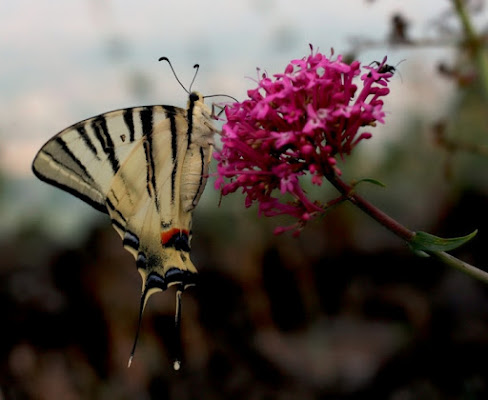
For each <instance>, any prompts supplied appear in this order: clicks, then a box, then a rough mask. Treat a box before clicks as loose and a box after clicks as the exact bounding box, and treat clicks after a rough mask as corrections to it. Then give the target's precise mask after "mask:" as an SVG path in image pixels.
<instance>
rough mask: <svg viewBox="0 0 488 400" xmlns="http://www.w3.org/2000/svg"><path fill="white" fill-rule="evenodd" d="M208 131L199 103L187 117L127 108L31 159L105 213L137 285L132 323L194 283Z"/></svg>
mask: <svg viewBox="0 0 488 400" xmlns="http://www.w3.org/2000/svg"><path fill="white" fill-rule="evenodd" d="M215 131H216V130H215V128H214V127H213V125H212V123H211V118H210V112H209V110H208V108H207V107H206V106H205V105H204V104H203V98H202V96H201V95H199V94H196V93H192V94H191V95H190V99H189V104H188V109H187V110H183V109H181V108H177V107H172V106H147V107H134V108H129V109H123V110H116V111H112V112H109V113H105V114H101V115H99V116H96V117H94V118H89V119H87V120H84V121H81V122H79V123H77V124H74V125H73V126H71V127H69V128H66V129H65V130H63V131H62V132H60V133H59V134H57V135H56V136H54V137H53V138H52V139H51V140H49V141H48V142H47V143H46V144H45V145H44V146H43V147H42V148H41V150H39V152H38V154H37V155H36V157H35V159H34V162H33V165H32V169H33V171H34V174H35V175H36V176H37V177H39V178H40V179H41V180H43V181H46V182H48V183H50V184H53V185H54V186H57V187H59V188H61V189H63V190H66V191H68V192H70V193H72V194H74V195H75V196H77V197H79V198H80V199H82V200H84V201H85V202H87V203H88V204H90V205H92V206H93V207H94V208H96V209H97V210H99V211H102V212H104V213H107V214H109V216H110V218H111V222H112V225H113V227H114V228H115V230H116V231H117V233H118V234H119V235H120V237H121V238H122V240H123V245H124V247H125V248H126V249H127V250H128V251H129V252H131V254H132V255H133V256H134V257H135V259H136V264H137V268H138V271H139V273H140V274H141V277H142V280H143V290H142V296H141V308H140V317H139V321H140V319H141V316H142V312H143V310H144V307H145V304H146V302H147V299H148V298H149V296H150V295H151V294H152V293H154V292H156V291H159V290H165V289H166V288H167V287H168V286H170V285H173V284H178V285H179V286H180V290H183V289H184V288H185V287H187V286H190V285H192V284H193V282H194V276H195V274H196V272H197V271H196V268H195V267H194V265H193V264H192V262H191V260H190V256H189V253H190V232H191V222H192V211H193V209H194V208H195V206H196V205H197V203H198V201H199V199H200V196H201V194H202V192H203V189H204V187H205V183H206V175H207V172H208V164H209V162H210V157H211V152H212V146H211V143H212V136H213V134H214V133H215ZM178 307H179V306H178ZM139 326H140V325H139ZM136 341H137V335H136ZM134 349H135V343H134V348H133V350H132V354H133V353H134ZM131 358H132V356H131Z"/></svg>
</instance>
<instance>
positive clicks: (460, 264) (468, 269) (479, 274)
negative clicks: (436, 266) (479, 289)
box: [429, 251, 488, 283]
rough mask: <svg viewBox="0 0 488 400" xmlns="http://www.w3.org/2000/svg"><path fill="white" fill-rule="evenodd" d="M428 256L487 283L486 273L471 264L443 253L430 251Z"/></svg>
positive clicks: (487, 274) (487, 275)
mask: <svg viewBox="0 0 488 400" xmlns="http://www.w3.org/2000/svg"><path fill="white" fill-rule="evenodd" d="M429 254H430V255H432V256H434V257H436V258H437V259H438V260H439V261H441V262H442V263H444V264H446V265H448V266H450V267H453V268H456V269H457V270H459V271H461V272H464V273H465V274H467V275H469V276H471V277H473V278H476V279H478V280H479V281H481V282H484V283H488V273H486V272H485V271H482V270H481V269H479V268H476V267H474V266H472V265H471V264H468V263H466V262H464V261H461V260H459V259H458V258H456V257H454V256H452V255H450V254H449V253H446V252H445V251H430V252H429Z"/></svg>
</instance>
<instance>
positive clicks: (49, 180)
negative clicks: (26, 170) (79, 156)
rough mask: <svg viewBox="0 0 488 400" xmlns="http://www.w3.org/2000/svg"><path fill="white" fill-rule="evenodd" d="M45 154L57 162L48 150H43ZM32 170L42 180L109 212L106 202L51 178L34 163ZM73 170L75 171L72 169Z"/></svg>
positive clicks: (106, 212)
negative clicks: (98, 200)
mask: <svg viewBox="0 0 488 400" xmlns="http://www.w3.org/2000/svg"><path fill="white" fill-rule="evenodd" d="M43 153H44V154H46V155H48V156H49V157H51V158H52V159H53V161H55V162H57V161H56V159H54V158H53V157H52V155H51V154H49V153H47V152H45V151H44V152H43ZM62 167H63V168H65V169H66V166H64V165H62ZM32 172H34V175H35V176H37V177H38V178H39V179H40V180H42V181H44V182H46V183H49V184H50V185H53V186H56V187H58V188H60V189H62V190H64V191H66V192H68V193H71V194H72V195H73V196H76V197H78V198H79V199H80V200H83V201H84V202H85V203H87V204H89V205H91V206H92V207H93V208H95V209H96V210H98V211H101V212H103V213H104V214H108V211H107V207H106V206H105V204H103V203H98V202H96V201H95V200H93V199H92V198H91V197H89V196H87V195H85V194H83V193H80V192H78V191H77V190H76V189H74V188H73V187H71V186H67V185H65V184H63V183H61V182H58V181H56V180H54V179H52V178H49V177H47V176H45V175H43V174H42V173H41V172H40V171H38V170H37V169H36V168H35V167H34V165H33V166H32ZM71 172H73V171H71Z"/></svg>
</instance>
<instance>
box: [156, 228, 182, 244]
mask: <svg viewBox="0 0 488 400" xmlns="http://www.w3.org/2000/svg"><path fill="white" fill-rule="evenodd" d="M176 235H178V236H180V235H186V236H188V231H187V230H186V229H179V228H171V229H169V230H167V231H162V232H161V243H162V244H163V245H165V244H166V243H168V242H169V241H170V240H171V239H172V238H173V237H174V236H176Z"/></svg>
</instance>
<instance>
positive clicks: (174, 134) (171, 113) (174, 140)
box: [166, 107, 178, 204]
mask: <svg viewBox="0 0 488 400" xmlns="http://www.w3.org/2000/svg"><path fill="white" fill-rule="evenodd" d="M166 111H167V112H166V116H167V117H168V118H169V122H170V129H171V159H172V161H173V171H172V172H171V204H174V203H175V184H176V172H177V170H178V131H177V129H176V118H175V114H176V112H175V110H174V108H173V107H166Z"/></svg>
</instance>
